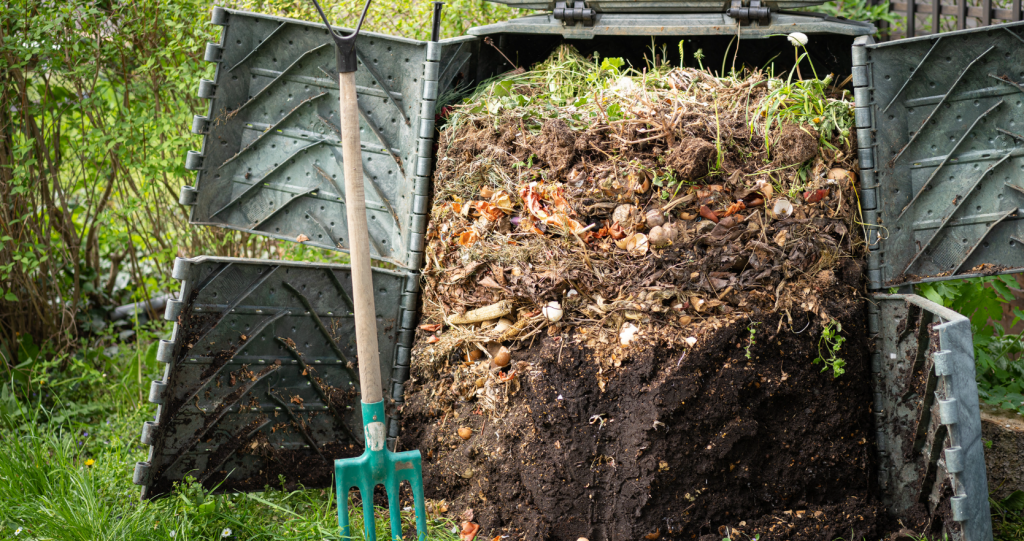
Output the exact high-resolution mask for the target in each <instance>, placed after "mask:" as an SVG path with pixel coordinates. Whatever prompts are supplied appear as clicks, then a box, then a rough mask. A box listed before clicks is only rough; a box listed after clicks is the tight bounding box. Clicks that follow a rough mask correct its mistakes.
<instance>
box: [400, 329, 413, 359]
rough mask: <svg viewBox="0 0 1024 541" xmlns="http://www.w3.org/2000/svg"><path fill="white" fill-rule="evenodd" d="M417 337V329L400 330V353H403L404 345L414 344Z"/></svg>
mask: <svg viewBox="0 0 1024 541" xmlns="http://www.w3.org/2000/svg"><path fill="white" fill-rule="evenodd" d="M415 339H416V330H415V329H402V330H400V331H398V353H399V355H401V353H402V346H409V345H412V342H413V340H415Z"/></svg>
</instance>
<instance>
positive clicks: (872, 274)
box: [868, 257, 882, 289]
mask: <svg viewBox="0 0 1024 541" xmlns="http://www.w3.org/2000/svg"><path fill="white" fill-rule="evenodd" d="M868 259H870V257H869V258H868ZM868 289H882V271H881V270H879V269H868Z"/></svg>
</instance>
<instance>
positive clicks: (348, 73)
mask: <svg viewBox="0 0 1024 541" xmlns="http://www.w3.org/2000/svg"><path fill="white" fill-rule="evenodd" d="M313 5H315V6H316V10H317V12H319V13H320V17H322V18H323V20H324V24H325V25H327V30H328V32H330V34H331V37H333V38H334V44H335V46H336V49H337V60H338V85H339V89H340V95H341V152H342V161H343V162H344V172H345V203H346V206H347V207H348V208H347V212H346V214H347V217H348V234H349V242H350V243H351V244H350V246H349V255H350V258H351V263H352V297H353V304H354V307H353V311H354V312H355V326H356V352H357V354H358V359H359V387H360V390H361V393H362V408H363V432H364V436H365V440H366V450H364V451H363V454H362V455H361V456H359V457H357V458H344V459H339V460H335V461H334V475H335V480H334V484H335V488H336V490H337V492H338V524H339V525H340V526H341V536H342V538H343V539H344V538H349V537H351V535H350V531H349V524H348V492H349V489H351V488H352V487H355V488H358V489H359V495H360V496H361V497H362V500H363V525H364V526H363V527H364V529H365V531H366V541H376V539H377V534H376V524H375V521H374V515H373V489H374V488H375V487H376V486H377V485H384V490H385V491H387V498H388V507H389V511H390V514H391V539H392V540H393V541H401V539H402V517H401V515H400V508H399V503H398V490H399V486H400V484H401V482H402V481H408V482H409V485H410V486H411V487H412V496H413V505H414V509H415V510H416V530H417V533H418V534H419V539H420V541H425V540H426V538H427V515H426V509H425V505H424V498H423V470H422V462H421V459H420V452H419V451H405V452H402V453H393V452H391V451H390V450H388V449H387V448H386V447H385V445H384V443H385V429H384V400H383V397H382V393H381V383H380V362H379V357H378V352H377V318H376V311H375V310H374V306H373V279H372V276H371V274H370V237H369V233H368V231H367V227H366V200H365V195H364V193H363V159H362V156H361V153H360V149H359V105H358V103H357V102H356V78H355V75H356V74H355V72H356V64H357V59H356V47H355V45H356V37H357V36H358V35H359V29H360V28H361V27H362V26H363V19H365V18H366V11H367V10H368V9H369V8H370V0H367V1H366V5H365V6H363V13H362V15H360V16H359V24H358V25H357V26H356V29H355V31H354V32H352V33H351V34H349V35H348V36H340V35H338V34H337V33H335V32H334V29H332V28H331V23H329V22H328V21H327V16H326V15H324V11H323V10H322V9H320V4H319V3H317V1H316V0H313Z"/></svg>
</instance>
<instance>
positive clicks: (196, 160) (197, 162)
mask: <svg viewBox="0 0 1024 541" xmlns="http://www.w3.org/2000/svg"><path fill="white" fill-rule="evenodd" d="M202 168H203V155H202V154H201V153H199V152H196V151H194V150H190V151H188V153H187V154H185V169H188V170H189V171H198V170H200V169H202Z"/></svg>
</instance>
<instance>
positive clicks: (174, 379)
mask: <svg viewBox="0 0 1024 541" xmlns="http://www.w3.org/2000/svg"><path fill="white" fill-rule="evenodd" d="M173 276H174V277H175V278H177V279H179V280H181V281H182V288H181V295H180V296H179V299H178V300H175V301H170V302H169V303H168V308H167V312H166V314H165V317H166V318H167V319H170V320H173V321H174V322H175V325H174V335H173V337H172V339H171V340H168V341H163V342H162V343H161V344H160V348H159V351H158V360H159V361H160V362H162V363H165V366H166V369H165V375H164V378H163V379H162V380H160V381H154V382H153V384H152V386H151V389H150V401H151V402H154V403H157V404H159V407H158V408H157V414H156V417H155V419H154V420H153V421H152V422H147V423H146V424H145V425H144V427H143V430H142V441H143V443H145V444H147V445H150V446H151V447H150V454H149V459H148V460H147V461H146V462H140V463H139V464H138V465H137V467H136V470H135V483H136V484H139V485H142V487H143V488H142V497H143V498H153V497H159V496H161V495H165V494H167V493H168V492H169V491H170V490H171V489H172V487H173V484H174V483H176V482H180V481H182V480H183V479H184V478H185V477H186V476H191V477H193V478H195V479H196V480H198V481H199V482H201V483H202V484H203V485H205V486H206V487H207V488H213V487H215V486H216V487H218V490H220V491H251V490H262V489H263V487H264V486H265V485H271V486H280V484H281V482H280V480H279V478H278V476H279V475H283V476H284V479H285V483H286V485H287V486H288V487H292V488H294V487H297V486H299V485H300V484H301V485H302V486H304V487H306V488H314V487H319V488H326V487H329V486H331V482H332V479H333V477H332V472H333V463H334V459H337V458H343V457H349V456H356V455H358V454H359V453H361V452H362V449H363V439H362V420H361V417H360V408H359V396H360V395H359V389H358V387H357V385H358V375H357V371H358V362H359V360H358V358H357V356H356V344H355V332H354V326H353V325H354V324H353V314H352V301H351V299H352V291H351V287H352V285H351V276H350V274H349V268H348V267H347V266H345V265H326V264H311V263H296V262H286V261H266V260H247V259H233V258H214V257H200V258H196V259H192V260H186V259H178V260H176V262H175V267H174V273H173ZM416 279H417V276H416V275H413V274H402V273H397V272H393V271H387V270H382V269H374V276H373V281H374V288H375V297H376V298H375V301H376V306H377V311H378V313H377V332H378V343H379V347H380V364H381V372H382V373H383V374H392V375H393V378H394V380H395V381H396V382H398V383H401V382H402V381H404V379H403V378H401V377H395V372H394V371H393V370H394V369H395V368H401V367H400V366H399V365H402V364H404V365H405V368H404V371H403V373H404V374H407V372H408V356H407V355H401V354H400V351H399V349H400V348H399V343H400V341H401V335H402V333H401V330H402V328H403V320H404V319H408V320H410V321H412V320H414V317H405V316H406V315H407V310H405V309H404V308H403V305H404V303H403V300H406V299H407V298H408V297H410V295H414V293H413V292H410V291H408V290H409V289H410V288H409V287H408V284H409V282H410V280H411V281H413V282H415V281H416ZM406 323H407V324H408V323H409V322H406ZM385 387H386V388H385V389H384V390H385V395H386V396H390V395H391V392H390V391H391V389H390V387H391V382H389V381H387V380H385Z"/></svg>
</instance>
